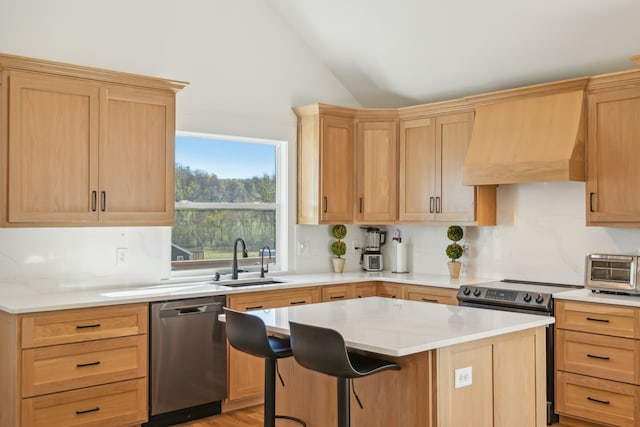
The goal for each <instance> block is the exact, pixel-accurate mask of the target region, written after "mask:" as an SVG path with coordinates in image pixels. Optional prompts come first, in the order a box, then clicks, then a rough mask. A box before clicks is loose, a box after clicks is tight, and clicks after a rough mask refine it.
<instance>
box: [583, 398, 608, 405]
mask: <svg viewBox="0 0 640 427" xmlns="http://www.w3.org/2000/svg"><path fill="white" fill-rule="evenodd" d="M587 400H590V401H592V402H597V403H602V404H605V405H609V404H610V403H611V402H609V401H608V400H600V399H596V398H595V397H591V396H587Z"/></svg>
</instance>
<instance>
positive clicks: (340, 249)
mask: <svg viewBox="0 0 640 427" xmlns="http://www.w3.org/2000/svg"><path fill="white" fill-rule="evenodd" d="M331 235H332V236H333V237H334V238H335V239H336V240H334V241H333V242H331V253H332V254H333V256H334V258H333V271H334V272H336V273H342V272H343V271H344V262H345V259H344V258H342V255H344V254H345V253H347V244H346V243H345V242H343V241H342V239H344V237H345V236H346V235H347V227H346V226H345V225H344V224H336V225H334V226H333V228H332V229H331Z"/></svg>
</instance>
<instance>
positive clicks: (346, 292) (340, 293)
mask: <svg viewBox="0 0 640 427" xmlns="http://www.w3.org/2000/svg"><path fill="white" fill-rule="evenodd" d="M352 294H353V288H352V287H351V285H338V286H327V287H324V288H322V301H323V302H327V301H338V300H345V299H350V298H353V296H352Z"/></svg>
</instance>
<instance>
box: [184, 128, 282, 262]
mask: <svg viewBox="0 0 640 427" xmlns="http://www.w3.org/2000/svg"><path fill="white" fill-rule="evenodd" d="M275 171H276V147H275V145H270V144H264V143H262V144H259V143H249V142H239V141H223V140H218V139H211V138H207V137H202V136H197V137H194V136H190V135H178V136H177V137H176V169H175V183H176V221H175V225H174V227H173V230H172V260H173V261H200V260H228V259H230V258H232V254H233V243H234V241H235V239H236V238H237V237H242V238H243V239H244V240H245V242H246V244H247V249H248V250H249V256H250V257H257V256H259V254H260V252H259V251H260V250H261V249H262V248H263V247H264V246H269V248H270V249H271V250H272V252H273V254H274V256H275V249H276V247H275V241H276V188H277V187H276V175H275ZM267 255H268V252H267V251H266V250H265V256H267Z"/></svg>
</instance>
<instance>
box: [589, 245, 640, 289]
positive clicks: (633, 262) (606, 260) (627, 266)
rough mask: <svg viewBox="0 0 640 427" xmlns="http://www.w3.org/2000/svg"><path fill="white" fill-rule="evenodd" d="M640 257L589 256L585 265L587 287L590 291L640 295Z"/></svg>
mask: <svg viewBox="0 0 640 427" xmlns="http://www.w3.org/2000/svg"><path fill="white" fill-rule="evenodd" d="M639 258H640V256H638V255H615V254H589V255H587V259H586V264H585V287H586V288H588V289H594V290H600V291H609V292H622V293H628V294H636V293H640V289H639V287H638V267H639V265H640V264H639V263H638V259H639Z"/></svg>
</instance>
